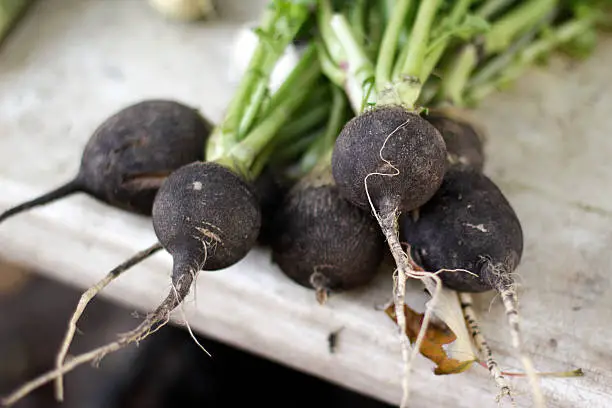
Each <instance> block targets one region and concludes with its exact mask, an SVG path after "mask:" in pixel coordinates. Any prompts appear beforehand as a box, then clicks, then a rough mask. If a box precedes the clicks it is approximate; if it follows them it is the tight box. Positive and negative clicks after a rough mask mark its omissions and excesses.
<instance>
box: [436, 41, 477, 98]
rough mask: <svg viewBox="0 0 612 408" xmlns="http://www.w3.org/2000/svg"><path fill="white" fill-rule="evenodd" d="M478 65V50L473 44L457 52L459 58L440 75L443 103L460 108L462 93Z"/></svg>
mask: <svg viewBox="0 0 612 408" xmlns="http://www.w3.org/2000/svg"><path fill="white" fill-rule="evenodd" d="M477 63H478V49H477V47H476V45H474V44H466V45H465V46H464V47H463V48H462V49H461V50H460V51H459V58H457V59H456V60H454V61H453V63H452V64H449V66H448V69H447V70H446V71H445V72H444V74H443V75H442V82H441V84H440V96H439V98H441V99H442V100H443V101H445V102H451V103H452V104H453V105H454V106H462V105H463V103H464V101H463V92H464V88H465V86H466V84H467V83H468V80H469V79H470V76H471V75H472V72H473V70H474V68H475V67H476V65H477Z"/></svg>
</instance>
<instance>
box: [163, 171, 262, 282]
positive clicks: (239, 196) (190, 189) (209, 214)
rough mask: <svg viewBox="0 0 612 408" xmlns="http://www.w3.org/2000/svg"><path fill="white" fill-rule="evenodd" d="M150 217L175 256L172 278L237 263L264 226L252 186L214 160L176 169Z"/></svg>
mask: <svg viewBox="0 0 612 408" xmlns="http://www.w3.org/2000/svg"><path fill="white" fill-rule="evenodd" d="M152 215H153V228H154V230H155V234H156V235H157V238H158V239H159V242H160V243H161V244H162V245H163V246H164V248H165V249H166V250H167V251H168V252H169V253H170V254H171V255H172V257H173V260H174V272H173V277H177V276H180V275H181V274H184V273H186V271H188V270H192V271H197V270H206V271H214V270H219V269H223V268H227V267H229V266H231V265H233V264H235V263H236V262H238V261H240V260H241V259H242V258H244V256H245V255H246V254H247V253H248V252H249V250H250V249H251V248H252V247H253V246H254V245H255V243H256V240H257V235H258V234H259V228H260V225H261V211H260V208H259V202H258V200H257V195H256V193H255V191H254V188H253V187H252V186H251V185H250V184H248V183H247V182H246V181H244V180H243V179H242V178H241V177H240V176H238V175H237V174H236V173H234V172H233V171H231V170H229V169H227V168H226V167H223V166H221V165H219V164H216V163H212V162H195V163H191V164H188V165H186V166H183V167H181V168H180V169H178V170H176V171H174V172H173V173H172V174H171V175H170V176H169V177H168V178H167V179H166V180H165V181H164V183H163V184H162V186H161V187H160V189H159V191H158V193H157V196H156V197H155V201H154V203H153V213H152Z"/></svg>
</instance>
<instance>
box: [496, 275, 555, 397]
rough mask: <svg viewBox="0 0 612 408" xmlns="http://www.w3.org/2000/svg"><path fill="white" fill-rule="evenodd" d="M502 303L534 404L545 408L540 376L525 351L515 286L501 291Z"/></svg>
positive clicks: (513, 344) (509, 286)
mask: <svg viewBox="0 0 612 408" xmlns="http://www.w3.org/2000/svg"><path fill="white" fill-rule="evenodd" d="M499 294H500V295H501V298H502V302H503V303H504V307H505V308H506V316H507V317H508V323H509V325H510V335H511V337H512V346H513V347H514V349H515V350H516V351H517V353H518V356H519V359H520V360H521V363H522V364H523V368H524V369H525V374H526V375H527V378H528V379H529V384H530V385H531V391H532V393H533V400H534V404H535V406H536V407H537V408H545V407H546V400H545V399H544V395H543V394H542V389H541V388H540V382H539V378H538V375H537V373H536V371H535V368H534V367H533V363H532V362H531V359H530V358H529V356H528V355H527V354H526V353H525V351H524V350H523V340H522V338H521V331H520V325H519V313H518V298H517V295H516V288H515V286H514V285H504V287H503V288H500V289H499Z"/></svg>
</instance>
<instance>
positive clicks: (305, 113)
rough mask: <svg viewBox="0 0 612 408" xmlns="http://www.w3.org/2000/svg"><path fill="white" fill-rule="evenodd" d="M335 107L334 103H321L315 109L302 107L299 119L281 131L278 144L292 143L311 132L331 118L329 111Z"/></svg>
mask: <svg viewBox="0 0 612 408" xmlns="http://www.w3.org/2000/svg"><path fill="white" fill-rule="evenodd" d="M332 107H333V104H332V103H329V102H320V103H319V104H318V105H317V106H315V107H308V106H304V107H300V111H299V112H298V115H297V118H296V119H295V120H292V121H291V122H289V123H287V124H286V125H285V126H283V127H282V129H281V130H280V131H279V137H278V139H275V143H276V140H278V142H279V143H280V142H290V141H292V140H294V139H296V138H298V137H300V136H301V135H303V134H304V133H307V132H309V131H310V130H312V129H313V128H315V127H316V126H319V125H320V124H321V123H323V121H324V120H325V118H327V117H328V116H329V111H330V109H331V108H332Z"/></svg>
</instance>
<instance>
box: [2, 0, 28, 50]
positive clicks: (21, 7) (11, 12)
mask: <svg viewBox="0 0 612 408" xmlns="http://www.w3.org/2000/svg"><path fill="white" fill-rule="evenodd" d="M33 1H34V0H9V1H6V0H5V1H2V2H0V45H1V44H2V43H3V41H4V39H5V38H7V36H8V34H9V32H10V30H11V29H12V28H13V27H15V25H16V24H17V22H18V21H19V19H20V18H21V17H22V16H23V15H24V13H25V12H26V10H27V9H28V7H29V6H30V4H31V3H32V2H33Z"/></svg>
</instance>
